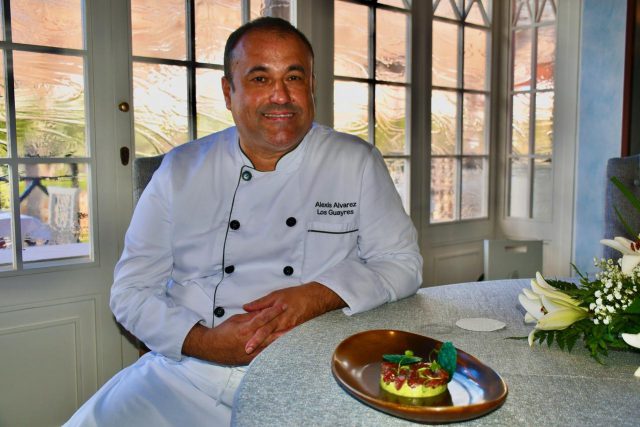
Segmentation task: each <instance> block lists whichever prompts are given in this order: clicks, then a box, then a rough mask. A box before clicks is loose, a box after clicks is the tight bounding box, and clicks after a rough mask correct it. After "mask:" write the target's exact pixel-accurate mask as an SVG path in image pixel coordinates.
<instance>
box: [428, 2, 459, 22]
mask: <svg viewBox="0 0 640 427" xmlns="http://www.w3.org/2000/svg"><path fill="white" fill-rule="evenodd" d="M457 10H458V8H457V7H456V6H455V5H454V3H453V2H452V0H440V3H438V5H437V6H436V10H435V11H434V12H433V14H434V16H441V17H443V18H451V19H458V20H459V19H460V15H459V14H458V13H457ZM434 23H435V21H434Z"/></svg>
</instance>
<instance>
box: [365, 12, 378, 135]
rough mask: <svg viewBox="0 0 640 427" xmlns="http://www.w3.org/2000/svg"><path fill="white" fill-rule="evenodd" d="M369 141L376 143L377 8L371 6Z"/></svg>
mask: <svg viewBox="0 0 640 427" xmlns="http://www.w3.org/2000/svg"><path fill="white" fill-rule="evenodd" d="M368 66H369V78H370V83H369V112H368V116H369V120H368V131H367V132H368V133H369V141H370V142H371V143H372V144H373V145H374V146H375V145H376V84H375V83H374V81H375V78H376V8H375V7H370V8H369V64H368Z"/></svg>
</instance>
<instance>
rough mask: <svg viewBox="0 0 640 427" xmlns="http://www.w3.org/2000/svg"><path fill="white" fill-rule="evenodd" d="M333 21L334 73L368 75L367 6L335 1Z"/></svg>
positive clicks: (355, 75) (356, 75) (351, 75)
mask: <svg viewBox="0 0 640 427" xmlns="http://www.w3.org/2000/svg"><path fill="white" fill-rule="evenodd" d="M334 22H335V30H334V42H335V53H334V58H335V59H334V64H333V67H334V74H336V75H338V76H349V77H364V78H366V77H369V68H368V61H369V59H368V58H369V24H368V23H369V17H368V8H367V7H366V6H361V5H357V4H351V3H345V2H342V1H336V2H335V19H334ZM403 52H404V51H403Z"/></svg>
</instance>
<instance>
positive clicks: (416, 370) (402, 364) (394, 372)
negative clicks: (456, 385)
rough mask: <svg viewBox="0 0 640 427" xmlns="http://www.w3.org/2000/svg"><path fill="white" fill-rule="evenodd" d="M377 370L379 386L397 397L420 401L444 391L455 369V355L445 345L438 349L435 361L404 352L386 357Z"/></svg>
mask: <svg viewBox="0 0 640 427" xmlns="http://www.w3.org/2000/svg"><path fill="white" fill-rule="evenodd" d="M382 358H383V362H382V365H381V369H380V387H381V388H382V389H383V390H385V391H387V392H388V393H391V394H393V395H396V396H402V397H411V398H423V397H432V396H437V395H439V394H441V393H444V392H445V391H446V390H447V384H448V383H449V381H451V379H452V378H453V373H454V372H455V369H456V359H457V352H456V349H455V347H454V346H453V344H451V343H450V342H445V343H443V344H442V346H441V347H440V348H439V349H438V350H437V358H436V359H435V360H431V359H430V358H427V359H423V358H422V357H419V356H416V355H414V353H413V351H411V350H406V351H405V352H404V354H385V355H383V356H382Z"/></svg>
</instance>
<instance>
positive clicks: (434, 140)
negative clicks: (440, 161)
mask: <svg viewBox="0 0 640 427" xmlns="http://www.w3.org/2000/svg"><path fill="white" fill-rule="evenodd" d="M457 117H458V95H457V94H456V93H455V92H445V91H442V90H434V91H433V92H432V93H431V154H440V155H442V154H456V135H457V126H456V125H457Z"/></svg>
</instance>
